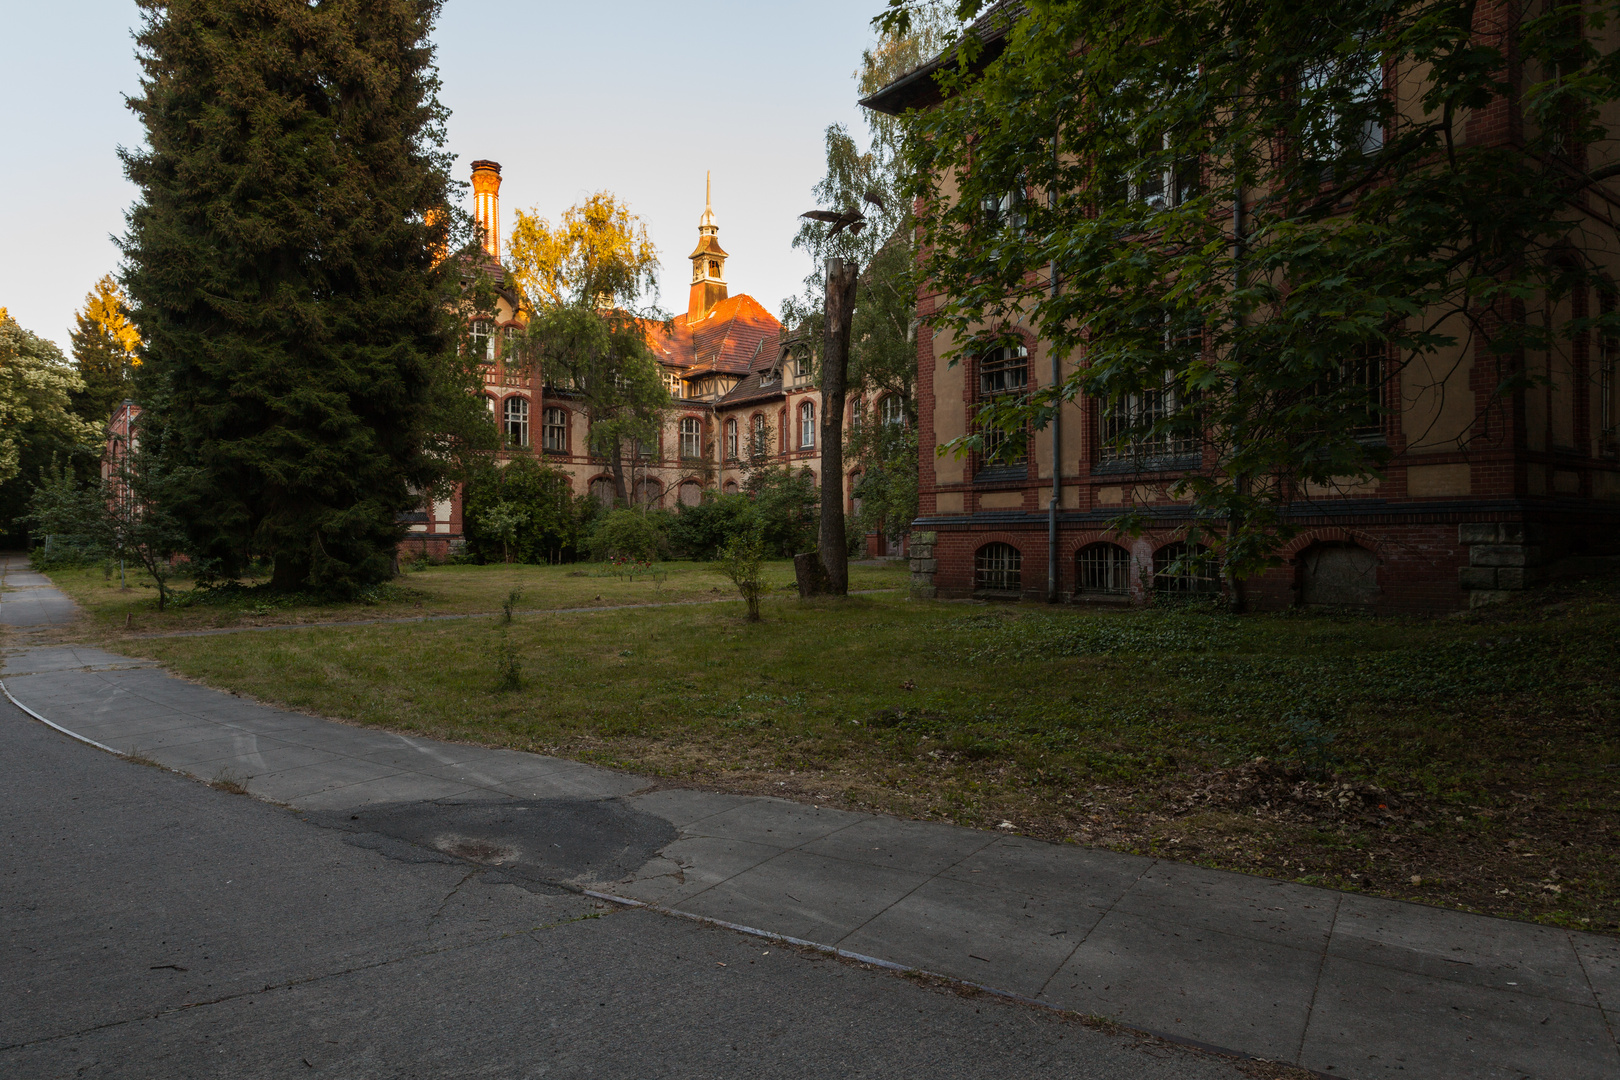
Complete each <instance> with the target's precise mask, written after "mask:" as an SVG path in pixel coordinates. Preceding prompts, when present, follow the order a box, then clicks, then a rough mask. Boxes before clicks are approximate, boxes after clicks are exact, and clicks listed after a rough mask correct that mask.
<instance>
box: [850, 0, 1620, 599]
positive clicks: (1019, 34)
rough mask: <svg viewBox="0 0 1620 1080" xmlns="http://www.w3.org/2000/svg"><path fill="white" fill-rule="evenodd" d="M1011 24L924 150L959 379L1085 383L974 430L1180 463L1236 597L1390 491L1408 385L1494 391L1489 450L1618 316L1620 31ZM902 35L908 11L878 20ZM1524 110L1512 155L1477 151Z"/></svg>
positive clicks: (1502, 141) (1392, 23)
mask: <svg viewBox="0 0 1620 1080" xmlns="http://www.w3.org/2000/svg"><path fill="white" fill-rule="evenodd" d="M984 7H986V5H984V4H983V3H981V2H980V0H965V2H963V3H962V4H961V5H959V8H958V14H960V15H961V16H962V17H964V18H965V17H971V16H972V15H974V14H976V13H978V12H979V10H980V9H981V8H984ZM1021 8H1022V14H1020V15H1018V17H1017V20H1016V24H1015V25H1014V26H1013V27H1012V29H1011V31H1010V33H1009V35H1008V39H1007V44H1006V47H1005V49H1004V51H1002V52H1001V53H1000V55H999V56H997V57H995V58H994V59H993V60H990V61H989V62H988V63H987V64H983V65H977V64H974V63H973V62H972V61H973V60H974V58H975V56H977V55H978V54H979V49H980V39H981V37H982V36H983V32H982V29H981V31H979V32H968V33H965V34H963V35H961V37H960V38H959V41H958V51H957V53H956V56H957V58H958V59H960V60H961V63H959V64H953V65H947V67H946V70H945V71H943V72H942V73H941V74H940V76H939V80H938V81H939V83H940V85H941V87H942V89H943V90H944V92H945V94H946V100H945V101H944V102H943V103H942V104H941V105H939V106H938V107H936V108H933V109H931V110H929V111H928V112H926V113H924V114H919V115H914V116H913V117H912V118H911V120H910V121H909V126H910V130H909V136H910V137H909V138H908V140H907V142H906V151H907V165H908V169H907V176H908V177H909V178H910V179H911V181H912V183H913V187H912V193H913V194H915V195H918V196H920V197H921V198H922V199H923V200H924V204H925V205H926V207H927V209H926V211H925V213H924V214H923V217H922V221H921V226H922V231H923V250H924V251H925V253H926V255H925V261H924V267H923V271H924V273H925V274H926V276H927V278H928V279H929V281H930V285H931V288H937V289H938V290H939V292H940V294H941V296H942V299H941V301H940V304H939V306H938V308H937V310H936V311H935V313H934V315H933V317H932V322H933V325H934V326H935V327H936V329H946V330H950V331H952V333H953V335H954V340H955V341H956V342H957V345H958V348H959V349H960V350H961V351H960V352H959V353H958V356H961V355H968V354H971V353H974V352H978V351H982V350H987V349H990V348H994V347H996V346H998V345H1004V344H1009V343H1011V342H1012V341H1013V329H1014V328H1015V327H1017V326H1025V327H1030V328H1032V329H1033V330H1035V331H1036V332H1037V333H1038V335H1039V336H1040V337H1041V338H1042V339H1043V340H1044V341H1045V342H1047V343H1049V344H1050V346H1051V347H1052V348H1053V349H1055V350H1056V351H1057V353H1058V355H1059V356H1061V357H1064V358H1066V359H1068V360H1071V361H1075V364H1074V366H1073V367H1072V370H1071V371H1070V373H1069V374H1068V375H1067V377H1066V378H1065V379H1064V380H1063V382H1062V383H1061V385H1059V386H1055V387H1054V386H1050V385H1046V386H1042V387H1040V388H1039V389H1038V390H1036V391H1034V392H1032V393H1029V394H1028V395H1025V396H1023V397H1014V396H1012V395H1008V396H1004V397H1002V398H1000V399H998V402H999V404H998V405H996V406H995V407H992V408H989V409H986V410H985V411H984V412H983V413H982V414H981V416H980V417H979V423H980V426H981V431H982V430H983V429H984V428H997V427H999V428H1000V429H1001V430H1003V431H1006V432H1021V431H1023V430H1024V429H1025V428H1026V426H1027V425H1034V426H1036V427H1040V426H1044V425H1045V424H1046V423H1048V422H1049V421H1050V419H1051V417H1052V413H1053V410H1054V409H1055V408H1056V407H1057V405H1058V403H1059V402H1060V401H1065V400H1077V399H1088V398H1089V399H1095V400H1097V401H1098V402H1099V403H1100V404H1101V407H1102V409H1103V410H1104V412H1105V414H1106V415H1107V416H1108V417H1110V418H1111V422H1110V423H1107V424H1105V425H1104V438H1105V442H1106V443H1108V445H1110V446H1111V448H1112V449H1113V451H1114V452H1115V453H1116V454H1117V455H1118V456H1119V457H1120V458H1121V459H1123V460H1131V459H1135V460H1136V461H1137V462H1138V463H1142V462H1143V458H1144V455H1146V456H1149V457H1151V456H1152V455H1153V454H1154V453H1155V452H1156V451H1158V450H1162V448H1164V447H1172V448H1182V449H1185V450H1186V452H1185V453H1183V454H1180V455H1176V454H1171V455H1168V456H1172V457H1174V456H1179V457H1181V458H1182V460H1180V461H1178V462H1175V463H1174V464H1176V465H1178V466H1179V467H1180V468H1181V469H1182V470H1183V471H1182V472H1180V473H1178V474H1177V475H1178V476H1179V477H1180V478H1179V479H1177V480H1176V483H1175V485H1174V487H1175V489H1177V490H1179V492H1180V493H1181V494H1184V495H1190V496H1191V497H1192V499H1193V505H1194V508H1195V513H1196V514H1197V515H1198V516H1199V517H1200V518H1201V519H1202V520H1203V521H1204V522H1205V524H1206V525H1207V526H1208V527H1209V528H1210V529H1212V530H1215V531H1216V532H1218V533H1221V532H1223V533H1224V534H1225V535H1224V539H1222V538H1221V537H1219V536H1217V542H1218V544H1219V545H1224V551H1223V556H1224V559H1225V561H1226V565H1227V569H1228V572H1229V574H1230V575H1231V576H1232V577H1233V578H1234V579H1241V578H1242V577H1245V576H1247V575H1249V574H1252V573H1254V572H1256V571H1257V570H1259V569H1261V568H1262V567H1264V566H1265V565H1267V564H1268V562H1269V561H1270V560H1271V559H1272V552H1273V551H1274V549H1275V546H1276V544H1277V542H1278V540H1279V539H1280V538H1281V537H1283V536H1286V535H1287V534H1288V531H1289V524H1288V520H1289V507H1290V506H1291V504H1293V503H1294V502H1295V501H1296V500H1298V499H1299V498H1300V497H1301V495H1302V493H1303V492H1306V491H1309V490H1312V489H1313V488H1322V487H1328V488H1331V487H1332V486H1333V485H1335V484H1337V483H1339V482H1342V481H1345V480H1352V481H1353V480H1358V479H1363V478H1367V477H1373V476H1377V475H1379V474H1380V471H1381V469H1382V468H1383V467H1384V465H1385V463H1386V460H1387V455H1388V452H1389V451H1388V450H1387V448H1386V446H1385V445H1384V440H1383V438H1382V437H1381V436H1382V434H1383V433H1384V432H1385V431H1386V430H1387V428H1388V425H1387V423H1386V421H1385V419H1384V414H1385V413H1386V412H1387V411H1389V409H1390V408H1391V407H1392V404H1393V403H1392V402H1391V401H1390V398H1389V393H1388V390H1387V388H1388V387H1389V386H1390V385H1392V384H1393V383H1394V381H1395V380H1396V379H1397V378H1398V377H1399V376H1401V375H1403V374H1404V375H1405V380H1404V384H1403V390H1404V392H1405V393H1407V394H1408V396H1410V395H1412V394H1414V393H1418V392H1423V391H1424V390H1425V389H1426V390H1427V391H1428V392H1431V393H1441V392H1442V390H1443V387H1444V386H1445V385H1447V384H1448V380H1449V379H1450V376H1451V375H1452V373H1453V371H1454V370H1456V365H1460V364H1466V363H1469V362H1473V363H1475V364H1476V369H1475V378H1476V380H1477V379H1479V378H1481V377H1483V378H1484V379H1485V381H1486V382H1487V384H1488V385H1491V386H1493V387H1494V388H1495V390H1496V394H1495V396H1494V398H1493V405H1492V406H1491V408H1490V409H1487V410H1484V411H1483V413H1482V414H1481V415H1479V416H1477V417H1476V418H1475V420H1474V422H1473V423H1472V424H1470V425H1468V428H1467V431H1466V432H1464V433H1463V434H1462V436H1461V437H1460V441H1461V443H1462V445H1463V446H1464V448H1467V447H1469V446H1478V445H1484V444H1486V443H1489V442H1490V441H1491V440H1493V439H1496V438H1499V437H1500V431H1501V425H1500V424H1499V423H1496V422H1495V419H1494V417H1495V416H1499V415H1500V409H1501V408H1502V407H1503V404H1504V402H1505V401H1506V400H1507V399H1508V398H1509V397H1510V396H1511V395H1512V394H1513V393H1514V392H1516V391H1518V390H1520V389H1523V388H1524V387H1526V386H1527V385H1530V384H1531V383H1533V382H1535V381H1536V380H1537V378H1538V375H1537V372H1536V370H1535V368H1534V366H1533V364H1532V365H1531V366H1527V365H1526V363H1525V353H1526V351H1529V352H1531V353H1532V354H1534V353H1535V352H1538V351H1540V352H1545V351H1547V350H1551V349H1556V348H1558V347H1560V343H1564V344H1567V343H1568V342H1569V341H1571V340H1574V339H1576V338H1579V337H1582V336H1584V335H1586V334H1587V333H1589V332H1591V330H1592V329H1593V328H1594V326H1595V325H1596V324H1598V323H1600V322H1601V323H1604V324H1608V323H1611V322H1613V320H1614V316H1613V315H1612V314H1602V313H1595V312H1594V313H1589V314H1588V315H1586V316H1584V317H1580V318H1577V317H1575V316H1574V315H1573V314H1571V313H1570V312H1568V311H1565V312H1564V313H1563V314H1561V315H1560V314H1558V311H1559V308H1558V305H1559V303H1560V302H1561V301H1562V300H1564V299H1567V298H1568V297H1570V296H1571V295H1572V294H1573V293H1574V292H1575V291H1577V290H1579V289H1582V288H1590V287H1593V286H1596V287H1600V288H1603V289H1609V288H1612V286H1610V285H1609V284H1608V282H1607V278H1606V277H1605V269H1604V267H1603V265H1602V262H1603V260H1604V259H1606V258H1611V257H1612V256H1613V254H1614V253H1615V251H1616V249H1617V243H1616V239H1617V238H1616V236H1615V230H1614V228H1613V227H1612V226H1611V225H1609V224H1607V223H1606V221H1607V219H1602V218H1599V217H1596V216H1594V215H1592V214H1590V213H1588V212H1587V209H1586V208H1587V205H1588V200H1589V199H1590V197H1591V195H1592V193H1593V190H1594V187H1595V185H1598V184H1600V183H1602V182H1603V181H1604V180H1606V179H1608V178H1610V177H1612V176H1614V175H1615V174H1616V173H1620V167H1617V166H1613V165H1603V166H1600V167H1599V166H1595V165H1594V164H1593V163H1597V162H1605V161H1610V160H1612V157H1613V154H1614V152H1615V149H1616V147H1615V142H1614V132H1613V131H1612V130H1611V127H1610V123H1609V119H1608V118H1611V117H1612V116H1613V115H1614V110H1613V108H1612V107H1611V105H1612V103H1613V102H1614V101H1615V99H1616V97H1617V96H1620V95H1617V88H1620V50H1617V49H1615V48H1613V47H1612V46H1611V44H1608V43H1612V42H1613V41H1614V40H1615V39H1614V38H1613V35H1607V36H1605V35H1604V34H1602V33H1600V31H1602V29H1603V28H1604V27H1605V26H1606V25H1607V24H1608V22H1609V20H1610V19H1612V17H1613V16H1614V14H1615V10H1614V7H1613V5H1608V4H1600V5H1595V6H1594V5H1587V6H1585V7H1584V8H1583V7H1581V6H1580V5H1576V4H1553V5H1549V6H1547V7H1544V8H1542V7H1538V8H1536V9H1535V11H1533V12H1528V11H1527V12H1526V13H1525V14H1524V15H1523V16H1522V18H1521V17H1520V16H1519V15H1517V14H1514V13H1515V12H1517V11H1518V9H1516V8H1511V7H1504V8H1500V9H1494V11H1495V13H1490V12H1488V9H1485V8H1483V7H1481V6H1480V5H1477V4H1476V3H1473V2H1472V0H1418V2H1416V3H1413V2H1409V0H1400V2H1396V0H1323V2H1321V3H1312V4H1306V5H1301V4H1297V3H1293V2H1290V0H1263V2H1260V3H1251V2H1248V0H1244V2H1237V0H1216V2H1213V3H1207V4H1197V5H1190V6H1189V5H1171V6H1166V5H1142V4H1135V3H1127V2H1123V0H1100V2H1088V3H1084V4H1079V3H1066V2H1056V0H1028V2H1027V3H1025V4H1023V5H1021ZM907 14H908V4H907V3H906V2H905V0H891V5H890V10H889V11H888V12H887V13H886V14H885V15H884V16H882V17H880V20H879V21H880V22H884V23H885V24H886V25H889V26H891V27H900V26H903V25H904V22H905V19H906V17H907ZM990 17H992V18H1006V17H1007V15H1006V13H1005V12H1000V13H996V12H992V14H991V16H990ZM1514 19H1517V20H1518V21H1517V22H1516V23H1513V22H1510V21H1504V20H1514ZM1420 73H1421V74H1422V75H1423V76H1424V79H1425V81H1422V82H1421V83H1419V82H1417V81H1416V79H1417V77H1418V75H1419V74H1420ZM1392 76H1394V77H1398V78H1399V79H1400V80H1402V82H1401V83H1400V85H1403V86H1405V87H1406V88H1407V89H1406V91H1404V92H1405V93H1406V94H1407V97H1406V100H1404V101H1403V102H1402V103H1401V105H1400V108H1399V109H1397V102H1396V100H1395V93H1394V92H1395V88H1396V83H1393V82H1391V81H1390V80H1391V78H1392ZM1509 101H1511V102H1513V103H1514V104H1515V105H1516V107H1517V108H1518V109H1520V110H1522V112H1523V115H1524V117H1525V119H1526V123H1525V124H1524V125H1523V131H1522V132H1521V133H1520V134H1521V135H1522V139H1520V140H1519V141H1518V142H1514V141H1512V140H1509V139H1507V138H1506V137H1505V135H1506V132H1503V133H1502V134H1503V136H1504V137H1486V138H1479V137H1471V136H1473V135H1478V134H1480V133H1481V130H1482V129H1480V128H1479V127H1478V126H1477V125H1478V124H1480V123H1483V122H1485V120H1486V119H1487V118H1486V115H1485V113H1484V112H1483V110H1486V109H1487V108H1490V107H1493V106H1500V105H1502V104H1503V103H1505V102H1509ZM1470 125H1476V126H1474V127H1473V128H1472V129H1471V127H1470ZM1053 193H1055V197H1053ZM1239 201H1241V202H1242V204H1243V205H1244V207H1245V212H1244V215H1243V217H1242V219H1241V221H1240V225H1241V228H1240V230H1239V231H1238V234H1237V236H1236V237H1235V238H1234V233H1233V214H1232V207H1233V206H1234V204H1235V203H1237V202H1239ZM1234 239H1236V241H1237V242H1235V243H1234ZM1054 270H1055V272H1056V275H1057V279H1058V288H1057V289H1055V290H1054V289H1053V288H1052V273H1053V271H1054ZM1595 306H1596V305H1594V307H1595ZM1476 345H1477V346H1480V349H1479V350H1478V352H1477V356H1478V357H1479V358H1478V359H1476V348H1475V346H1476ZM1479 364H1484V365H1485V367H1486V369H1487V370H1484V371H1481V370H1479V368H1478V366H1477V365H1479ZM1420 384H1421V385H1420ZM1150 406H1151V407H1150ZM1407 435H1408V436H1409V437H1411V438H1412V439H1413V440H1414V441H1415V442H1421V441H1422V440H1423V438H1424V437H1425V433H1422V432H1417V433H1411V432H1409V433H1407ZM959 448H960V449H981V448H982V439H981V436H979V435H975V436H971V437H969V438H968V439H966V440H964V441H963V442H962V443H961V444H960V446H959ZM1455 448H1456V447H1455V444H1454V445H1453V449H1455ZM1160 456H1161V457H1162V456H1166V455H1162V454H1161V455H1160ZM1146 464H1148V465H1151V464H1152V463H1151V462H1147V463H1146ZM1160 467H1163V466H1162V465H1161V466H1160ZM1122 523H1123V524H1130V523H1131V521H1130V519H1129V518H1126V519H1123V520H1122Z"/></svg>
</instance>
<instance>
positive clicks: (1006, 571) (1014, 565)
mask: <svg viewBox="0 0 1620 1080" xmlns="http://www.w3.org/2000/svg"><path fill="white" fill-rule="evenodd" d="M1023 567H1024V556H1023V555H1022V554H1021V553H1020V552H1019V550H1018V549H1017V548H1015V547H1013V546H1012V545H1011V544H1001V543H996V544H986V545H984V547H982V548H980V549H979V550H978V553H977V554H975V555H974V556H973V587H974V588H975V589H988V590H991V591H992V592H1022V591H1023V588H1024V569H1023Z"/></svg>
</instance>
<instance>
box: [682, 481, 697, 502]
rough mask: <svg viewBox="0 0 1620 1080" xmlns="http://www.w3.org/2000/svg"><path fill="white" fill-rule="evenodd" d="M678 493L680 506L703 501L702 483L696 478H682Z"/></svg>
mask: <svg viewBox="0 0 1620 1080" xmlns="http://www.w3.org/2000/svg"><path fill="white" fill-rule="evenodd" d="M679 494H680V499H681V505H682V506H696V505H697V504H698V503H700V502H702V501H703V485H702V484H700V483H698V482H697V481H696V480H683V481H682V482H681V489H680V493H679Z"/></svg>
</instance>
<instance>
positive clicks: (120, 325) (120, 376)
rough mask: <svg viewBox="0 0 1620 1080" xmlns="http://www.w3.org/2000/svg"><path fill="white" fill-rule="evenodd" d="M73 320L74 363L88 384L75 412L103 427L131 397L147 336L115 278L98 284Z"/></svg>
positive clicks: (75, 401)
mask: <svg viewBox="0 0 1620 1080" xmlns="http://www.w3.org/2000/svg"><path fill="white" fill-rule="evenodd" d="M73 321H74V323H75V326H74V329H73V333H72V335H71V339H70V340H71V342H72V347H73V364H74V366H75V367H77V368H78V370H79V378H81V379H83V380H84V389H83V390H81V391H77V392H75V393H74V394H73V395H72V399H73V411H74V412H75V413H77V414H78V415H79V416H81V417H83V418H84V419H85V420H86V421H88V422H90V423H91V424H94V425H96V426H97V427H98V428H101V427H104V426H105V425H106V423H107V420H108V418H109V417H110V416H111V415H112V411H113V409H115V408H117V406H118V404H119V403H120V402H121V401H123V400H124V399H125V398H127V397H129V395H130V392H131V389H132V386H131V379H132V377H133V375H134V371H135V368H136V367H138V366H139V365H140V360H139V358H138V357H137V356H136V350H137V349H139V348H140V345H141V335H140V332H139V331H138V330H136V328H135V324H134V322H132V321H131V320H130V317H129V306H128V304H127V303H126V302H125V300H124V294H123V292H122V291H121V290H120V289H119V288H118V283H117V282H116V281H114V280H113V276H112V275H111V274H107V275H106V276H104V277H103V278H102V279H101V280H100V281H98V282H96V287H95V288H94V289H92V290H90V293H89V295H88V296H86V297H85V298H84V308H83V309H82V310H80V311H78V312H77V313H75V314H74V316H73Z"/></svg>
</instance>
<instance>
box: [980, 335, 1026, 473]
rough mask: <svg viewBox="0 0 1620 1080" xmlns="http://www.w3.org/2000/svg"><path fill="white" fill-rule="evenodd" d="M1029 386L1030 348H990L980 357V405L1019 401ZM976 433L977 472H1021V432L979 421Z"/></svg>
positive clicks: (1023, 440) (1023, 450) (1023, 439)
mask: <svg viewBox="0 0 1620 1080" xmlns="http://www.w3.org/2000/svg"><path fill="white" fill-rule="evenodd" d="M1028 389H1029V350H1028V349H1026V348H1024V347H1023V346H1022V345H1013V346H1007V347H1003V348H999V349H992V350H991V351H990V352H987V353H985V354H984V355H983V356H982V357H980V358H979V404H980V405H981V406H983V405H1000V404H1007V403H1011V402H1014V401H1021V400H1022V399H1023V397H1024V395H1025V393H1027V392H1028ZM979 434H980V436H981V438H982V439H983V441H984V448H983V449H982V450H981V451H980V452H979V467H978V469H977V470H976V473H977V475H978V476H979V477H981V478H983V477H984V476H985V474H986V473H989V474H992V475H994V474H995V473H997V472H999V471H1009V472H1010V471H1013V470H1017V471H1020V472H1021V471H1022V470H1023V468H1024V462H1025V453H1026V451H1027V449H1028V446H1027V442H1028V440H1027V438H1026V433H1025V432H1024V431H1008V430H1007V429H1005V428H1003V427H999V426H997V425H995V424H993V423H988V422H984V421H981V422H980V426H979Z"/></svg>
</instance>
